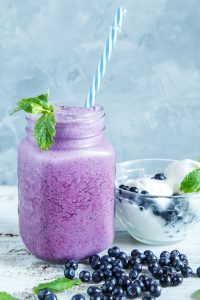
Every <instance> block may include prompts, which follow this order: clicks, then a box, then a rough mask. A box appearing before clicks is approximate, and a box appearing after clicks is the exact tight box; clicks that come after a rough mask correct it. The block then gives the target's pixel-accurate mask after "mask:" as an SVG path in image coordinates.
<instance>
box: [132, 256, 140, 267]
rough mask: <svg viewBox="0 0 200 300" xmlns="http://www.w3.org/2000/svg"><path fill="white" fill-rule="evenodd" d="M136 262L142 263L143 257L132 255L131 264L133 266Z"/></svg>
mask: <svg viewBox="0 0 200 300" xmlns="http://www.w3.org/2000/svg"><path fill="white" fill-rule="evenodd" d="M135 263H138V264H140V263H141V259H140V258H139V257H132V258H130V259H129V266H130V267H133V266H134V264H135Z"/></svg>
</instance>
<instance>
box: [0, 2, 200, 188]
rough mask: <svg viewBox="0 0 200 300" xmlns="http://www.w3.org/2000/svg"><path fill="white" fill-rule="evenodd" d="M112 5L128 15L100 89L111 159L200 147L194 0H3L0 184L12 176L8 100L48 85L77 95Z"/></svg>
mask: <svg viewBox="0 0 200 300" xmlns="http://www.w3.org/2000/svg"><path fill="white" fill-rule="evenodd" d="M118 5H121V6H124V7H126V8H127V15H126V18H125V21H124V24H123V30H122V33H121V34H120V36H119V39H118V41H117V46H116V48H115V50H114V53H113V55H112V59H111V62H110V64H109V66H108V68H107V71H106V75H105V78H104V81H103V83H102V85H101V90H100V94H99V96H98V102H99V103H101V104H102V105H103V106H104V107H105V110H106V112H107V133H108V136H109V138H110V140H111V141H112V143H113V145H114V146H115V148H116V152H117V160H118V161H121V160H128V159H135V158H145V157H163V158H186V157H188V158H189V157H190V158H195V157H197V156H198V155H199V154H200V140H199V130H200V112H199V109H200V1H199V0H190V1H182V0H173V1H172V0H126V1H118V0H114V1H113V0H92V1H89V0H29V1H25V0H24V1H22V0H0V184H14V183H16V149H17V144H18V143H19V141H20V139H21V138H22V137H23V136H24V126H25V122H24V114H23V113H19V114H16V115H15V116H13V117H9V116H8V113H9V112H10V110H11V109H12V108H13V107H14V106H15V102H16V101H17V100H18V99H20V98H22V97H29V96H34V95H37V94H39V93H42V92H45V91H47V89H48V88H49V89H50V95H51V100H62V99H64V100H70V101H75V102H77V101H79V102H80V103H84V101H85V97H86V94H87V92H88V88H89V85H90V81H91V78H92V76H93V74H94V71H95V69H96V65H97V63H98V59H99V56H100V54H101V51H102V48H103V45H104V42H105V40H106V37H107V34H108V30H109V26H110V24H111V22H112V20H113V16H114V14H115V11H116V9H117V7H118Z"/></svg>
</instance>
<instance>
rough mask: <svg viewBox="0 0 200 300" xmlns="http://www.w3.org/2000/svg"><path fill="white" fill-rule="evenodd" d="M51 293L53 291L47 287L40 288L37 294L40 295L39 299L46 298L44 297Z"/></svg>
mask: <svg viewBox="0 0 200 300" xmlns="http://www.w3.org/2000/svg"><path fill="white" fill-rule="evenodd" d="M49 294H51V291H50V290H49V289H47V288H46V289H42V290H40V291H39V293H38V295H37V296H38V299H39V300H44V297H45V296H47V295H49Z"/></svg>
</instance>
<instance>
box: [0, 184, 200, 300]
mask: <svg viewBox="0 0 200 300" xmlns="http://www.w3.org/2000/svg"><path fill="white" fill-rule="evenodd" d="M114 245H118V246H119V247H120V248H121V250H123V251H125V252H127V253H129V254H130V252H131V249H133V248H138V249H139V250H141V251H144V250H145V249H151V250H153V251H154V252H155V253H156V254H159V253H160V252H161V251H162V250H164V249H167V250H168V251H169V250H172V249H179V250H181V251H182V252H183V253H185V254H187V255H188V257H189V261H190V262H191V266H192V268H193V269H194V270H196V268H197V267H198V266H200V225H198V226H197V227H196V229H195V231H194V232H193V234H192V235H191V236H190V237H189V238H187V240H185V241H184V242H181V243H179V244H175V245H171V246H168V247H166V246H165V247H163V246H161V247H158V246H147V245H143V244H141V243H139V242H137V241H135V240H133V239H132V238H131V237H130V236H129V235H128V234H127V233H125V232H116V235H115V241H114ZM83 268H89V267H88V266H85V265H84V264H80V267H79V271H80V270H81V269H83ZM62 276H63V266H62V265H55V264H50V263H45V262H44V261H42V260H39V259H37V258H35V257H33V256H32V255H31V254H30V253H28V252H27V250H26V249H25V247H24V245H23V243H22V241H21V239H20V237H19V235H18V219H17V188H16V187H8V186H7V187H3V186H0V291H7V292H9V293H11V294H13V295H14V296H16V297H18V298H19V299H37V297H35V296H34V295H33V287H34V286H36V285H37V284H39V283H41V282H45V281H49V280H54V279H56V278H58V277H62ZM86 286H87V285H84V284H82V285H81V286H78V287H76V288H73V289H71V290H69V291H67V292H64V293H61V294H59V295H58V300H64V299H66V300H70V299H71V297H72V295H74V294H75V293H77V292H81V293H83V294H84V293H85V290H86ZM197 289H200V278H197V277H193V278H188V279H185V280H184V282H183V284H182V285H181V286H179V287H175V288H167V289H163V291H162V296H161V297H160V298H159V299H161V300H179V299H180V300H188V299H191V295H192V294H193V293H194V291H196V290H197ZM86 299H88V298H86Z"/></svg>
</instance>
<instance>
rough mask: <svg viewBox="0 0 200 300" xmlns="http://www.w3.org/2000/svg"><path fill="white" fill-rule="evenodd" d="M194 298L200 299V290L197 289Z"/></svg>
mask: <svg viewBox="0 0 200 300" xmlns="http://www.w3.org/2000/svg"><path fill="white" fill-rule="evenodd" d="M192 298H193V299H195V300H200V290H198V291H196V292H195V293H194V294H193V295H192Z"/></svg>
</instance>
